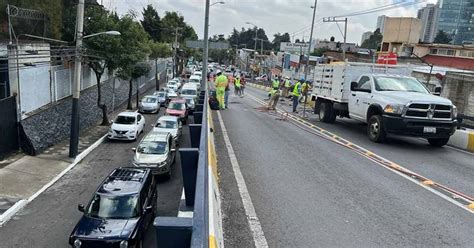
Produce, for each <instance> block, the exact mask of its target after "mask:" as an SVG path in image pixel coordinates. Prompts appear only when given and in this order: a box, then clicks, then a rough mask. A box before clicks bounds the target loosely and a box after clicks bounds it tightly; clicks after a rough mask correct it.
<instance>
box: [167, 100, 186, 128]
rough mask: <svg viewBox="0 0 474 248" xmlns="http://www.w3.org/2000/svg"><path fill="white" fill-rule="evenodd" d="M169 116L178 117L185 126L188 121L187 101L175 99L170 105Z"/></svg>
mask: <svg viewBox="0 0 474 248" xmlns="http://www.w3.org/2000/svg"><path fill="white" fill-rule="evenodd" d="M166 114H167V115H172V116H177V117H179V119H180V120H181V122H182V123H183V124H186V121H187V120H188V114H189V113H188V107H187V103H186V100H185V99H175V100H172V101H171V102H170V103H169V104H168V108H167V109H166Z"/></svg>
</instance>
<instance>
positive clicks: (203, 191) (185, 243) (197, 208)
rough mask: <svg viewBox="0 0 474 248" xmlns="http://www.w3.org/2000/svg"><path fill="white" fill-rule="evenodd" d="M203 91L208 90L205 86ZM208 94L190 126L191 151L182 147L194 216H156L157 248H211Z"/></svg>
mask: <svg viewBox="0 0 474 248" xmlns="http://www.w3.org/2000/svg"><path fill="white" fill-rule="evenodd" d="M203 87H204V89H207V84H205V85H204V86H203ZM207 99H208V92H207V91H205V90H203V91H201V93H200V95H199V100H198V104H196V109H195V111H194V113H193V117H194V124H189V131H190V137H191V147H190V148H179V153H180V156H181V167H182V173H183V186H184V194H185V199H186V201H185V204H186V208H190V209H193V217H192V218H190V217H156V218H155V220H154V222H153V226H154V227H155V231H156V242H157V244H156V247H160V248H162V247H163V248H168V247H169V248H171V247H173V248H174V247H177V248H180V247H183V248H184V247H186V248H188V247H196V248H204V247H206V248H207V247H209V202H208V194H209V191H208V180H209V178H208V170H209V167H208V161H209V160H208V149H209V148H208V129H209V127H208V119H207V117H208V115H207V111H208V104H207Z"/></svg>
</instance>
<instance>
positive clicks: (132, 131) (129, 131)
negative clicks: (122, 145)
mask: <svg viewBox="0 0 474 248" xmlns="http://www.w3.org/2000/svg"><path fill="white" fill-rule="evenodd" d="M127 133H130V134H132V133H135V130H134V129H132V130H128V132H127Z"/></svg>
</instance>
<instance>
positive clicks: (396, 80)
mask: <svg viewBox="0 0 474 248" xmlns="http://www.w3.org/2000/svg"><path fill="white" fill-rule="evenodd" d="M375 89H376V90H377V91H406V92H420V93H429V92H428V90H427V89H426V88H425V86H423V84H421V83H420V82H419V81H418V80H416V79H414V78H403V77H376V78H375Z"/></svg>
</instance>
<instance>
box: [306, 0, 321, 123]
mask: <svg viewBox="0 0 474 248" xmlns="http://www.w3.org/2000/svg"><path fill="white" fill-rule="evenodd" d="M317 4H318V0H314V6H313V21H312V22H311V33H310V35H309V46H308V60H306V66H305V68H304V80H305V81H308V78H307V77H308V70H309V56H310V55H311V41H312V40H313V29H314V17H315V16H316V6H317ZM306 85H308V83H306ZM307 100H308V92H306V93H305V95H304V103H303V117H305V116H306V101H307Z"/></svg>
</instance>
